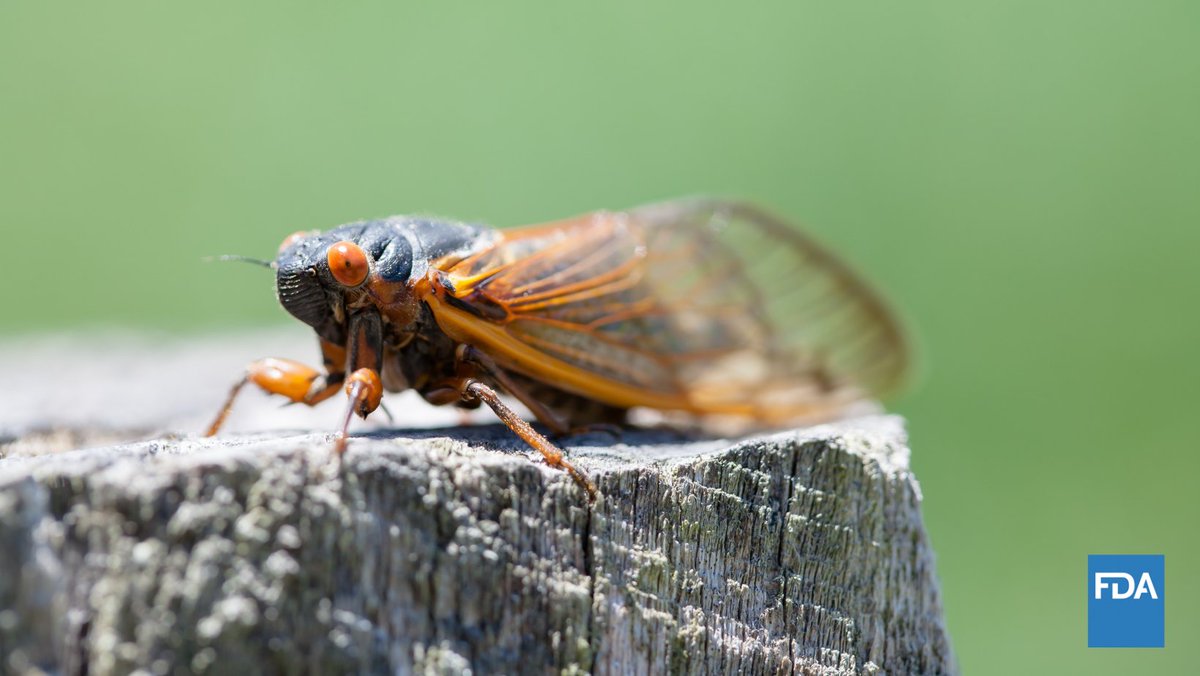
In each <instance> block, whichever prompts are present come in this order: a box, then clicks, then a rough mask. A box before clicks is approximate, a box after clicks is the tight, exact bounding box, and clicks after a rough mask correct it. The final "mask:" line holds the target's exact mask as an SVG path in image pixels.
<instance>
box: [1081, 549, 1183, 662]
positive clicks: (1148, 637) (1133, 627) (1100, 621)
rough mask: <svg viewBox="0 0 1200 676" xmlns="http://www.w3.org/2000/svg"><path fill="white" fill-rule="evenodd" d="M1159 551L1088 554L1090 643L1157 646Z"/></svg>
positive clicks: (1162, 580)
mask: <svg viewBox="0 0 1200 676" xmlns="http://www.w3.org/2000/svg"><path fill="white" fill-rule="evenodd" d="M1164 568H1165V566H1164V557H1163V555H1162V554H1143V555H1132V554H1129V555H1112V554H1089V555H1088V585H1087V586H1088V647H1089V648H1161V647H1163V643H1164V641H1163V639H1164V634H1165V631H1164V629H1163V595H1164V594H1165V593H1166V576H1165V572H1164Z"/></svg>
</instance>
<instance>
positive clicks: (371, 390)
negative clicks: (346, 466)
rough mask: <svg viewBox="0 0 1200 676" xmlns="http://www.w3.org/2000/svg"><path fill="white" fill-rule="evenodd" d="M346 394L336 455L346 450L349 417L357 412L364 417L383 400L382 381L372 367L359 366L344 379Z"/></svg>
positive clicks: (340, 455) (334, 448)
mask: <svg viewBox="0 0 1200 676" xmlns="http://www.w3.org/2000/svg"><path fill="white" fill-rule="evenodd" d="M346 396H348V397H349V398H350V402H349V406H347V407H346V417H345V418H344V419H343V420H342V430H341V433H340V434H339V435H338V440H337V443H336V444H334V447H333V450H334V451H335V452H336V453H337V455H338V457H339V458H340V457H342V455H343V454H345V452H346V437H347V436H348V435H349V432H350V419H351V418H352V417H354V414H355V413H357V414H358V415H359V417H360V418H366V417H367V416H368V415H369V414H370V413H371V411H374V410H375V409H377V408H379V404H380V402H381V401H383V382H382V381H380V379H379V374H378V373H376V372H375V370H374V369H369V368H361V369H358V370H357V371H355V372H354V373H351V374H350V377H349V378H347V379H346Z"/></svg>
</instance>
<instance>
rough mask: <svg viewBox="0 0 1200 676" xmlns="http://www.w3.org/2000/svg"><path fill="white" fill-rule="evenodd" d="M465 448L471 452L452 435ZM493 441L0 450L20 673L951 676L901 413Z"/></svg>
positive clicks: (0, 559)
mask: <svg viewBox="0 0 1200 676" xmlns="http://www.w3.org/2000/svg"><path fill="white" fill-rule="evenodd" d="M447 435H451V436H447ZM569 448H570V452H571V454H572V457H574V458H575V459H576V460H577V461H578V463H579V464H580V465H582V466H583V467H584V468H586V469H587V471H589V472H590V473H591V475H592V476H593V477H594V478H595V479H596V481H597V483H598V485H599V486H600V489H601V491H602V493H603V497H602V498H601V499H600V500H599V501H597V502H596V503H595V504H592V505H589V504H588V503H587V502H586V500H585V499H584V498H583V496H582V494H581V493H580V491H579V490H578V489H577V488H576V487H575V485H574V484H573V483H572V482H571V481H570V480H569V479H568V478H567V477H566V476H564V475H562V474H560V473H558V472H555V471H552V470H549V469H547V468H545V467H543V466H540V465H537V464H534V463H532V462H530V461H529V460H528V459H527V458H525V457H523V455H524V451H523V450H522V449H521V447H520V446H519V445H518V443H517V442H516V441H515V440H514V439H513V438H512V437H511V435H510V434H509V433H507V432H506V431H504V430H502V429H500V428H498V427H484V428H464V429H462V430H457V431H445V430H443V431H440V432H430V433H412V432H409V433H403V432H399V433H394V434H393V433H387V432H379V433H376V434H374V435H373V436H368V437H364V438H358V439H356V440H355V441H354V442H353V444H352V446H351V451H350V453H349V455H348V456H347V463H346V466H345V468H344V471H343V473H342V474H341V475H340V476H339V475H337V474H336V473H333V472H332V471H331V466H330V465H329V464H328V457H329V456H328V452H329V447H328V437H327V436H325V435H305V436H294V435H293V436H289V435H280V434H274V435H267V436H258V437H253V438H246V437H237V436H233V437H228V438H224V439H215V440H197V439H180V440H158V441H149V442H142V443H137V444H130V445H124V446H115V447H109V448H103V449H94V450H80V451H69V452H62V453H53V454H46V455H37V456H27V455H25V454H24V453H20V452H13V453H10V457H7V458H4V459H0V656H2V660H0V665H2V669H3V670H5V671H7V672H10V673H25V672H31V671H36V670H38V669H41V670H44V671H47V672H51V673H82V672H84V671H85V670H86V672H87V673H89V674H119V673H132V672H137V673H144V674H157V673H162V674H168V673H185V672H196V673H214V674H216V673H219V674H231V673H239V674H247V673H300V672H304V673H345V672H362V673H408V672H434V673H465V672H467V671H471V672H474V673H550V672H567V673H586V672H591V673H601V674H613V673H617V674H623V673H710V672H720V673H747V674H752V673H771V674H777V673H803V674H859V673H867V674H870V673H889V674H908V673H947V672H953V671H955V669H956V668H955V664H954V659H953V655H952V652H951V649H950V645H949V641H948V637H947V634H946V631H945V627H944V625H943V623H942V609H941V604H940V600H939V592H938V583H937V577H936V574H935V570H934V558H933V554H932V551H931V550H930V547H929V543H928V540H927V538H926V535H925V532H924V529H923V527H922V524H921V515H920V510H919V508H920V500H921V496H920V490H919V488H918V486H917V483H916V480H915V479H914V477H913V475H912V473H911V472H910V470H909V467H908V455H909V451H908V448H907V445H906V441H905V437H904V432H903V429H902V424H901V422H900V421H899V419H897V418H892V417H869V418H862V419H857V420H851V421H845V422H842V423H838V424H835V425H828V426H822V427H817V428H812V429H808V430H801V431H794V432H786V433H780V434H775V435H770V436H762V437H756V438H753V439H749V440H745V441H740V442H723V441H681V440H680V438H679V437H677V436H672V435H670V434H667V433H661V432H649V431H647V432H631V433H629V434H628V435H627V436H626V437H624V438H623V439H622V440H621V441H620V443H616V444H613V442H612V440H611V439H610V438H608V437H605V436H603V435H601V436H598V437H583V438H580V439H577V440H575V442H574V444H573V445H571V446H569Z"/></svg>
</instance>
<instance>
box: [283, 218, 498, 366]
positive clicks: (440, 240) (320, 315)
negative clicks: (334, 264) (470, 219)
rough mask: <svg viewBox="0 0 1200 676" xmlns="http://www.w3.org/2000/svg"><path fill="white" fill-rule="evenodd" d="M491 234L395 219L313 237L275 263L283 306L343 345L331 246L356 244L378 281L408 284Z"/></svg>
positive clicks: (341, 293)
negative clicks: (439, 260) (432, 265)
mask: <svg viewBox="0 0 1200 676" xmlns="http://www.w3.org/2000/svg"><path fill="white" fill-rule="evenodd" d="M490 232H491V231H490V230H487V229H485V228H481V227H478V226H472V225H467V224H463V223H454V222H449V221H437V220H431V219H427V218H420V217H413V216H392V217H390V218H385V219H381V220H375V221H362V222H359V223H350V224H348V225H343V226H340V227H337V228H334V229H332V230H328V231H326V232H318V233H313V234H312V235H308V236H305V237H302V238H300V239H298V240H296V241H295V242H294V243H292V244H291V245H289V246H287V247H286V248H284V249H283V250H281V251H280V252H279V257H278V258H277V259H276V261H275V265H276V277H275V288H276V293H277V295H278V297H279V303H280V305H282V306H283V309H284V310H287V312H288V313H289V314H291V315H292V316H293V317H295V318H296V319H299V320H300V321H302V322H304V323H305V324H307V325H309V326H311V327H312V328H313V330H315V331H316V332H317V334H318V335H320V336H321V337H322V338H324V339H325V340H328V341H330V342H333V343H337V344H343V343H344V342H345V341H346V313H345V311H344V303H345V299H346V294H347V289H346V288H345V287H343V286H341V285H340V284H338V282H337V281H336V280H335V279H334V278H333V275H332V274H331V273H330V270H329V262H328V258H327V256H328V252H329V247H330V246H331V245H333V244H334V243H336V242H339V241H343V240H344V241H349V242H353V243H354V244H357V245H358V246H359V247H361V248H362V250H363V251H364V252H366V254H367V256H368V257H369V258H370V259H371V273H372V275H373V277H374V278H378V279H382V280H384V281H388V282H407V281H408V280H410V279H415V278H417V277H419V276H421V275H424V274H425V272H426V270H428V267H429V262H430V261H432V260H434V259H437V258H440V257H442V256H445V255H447V254H450V253H453V252H454V251H457V250H460V249H462V250H468V249H470V248H471V247H472V246H473V245H474V244H475V243H477V242H479V241H480V239H481V238H487V237H489V233H490Z"/></svg>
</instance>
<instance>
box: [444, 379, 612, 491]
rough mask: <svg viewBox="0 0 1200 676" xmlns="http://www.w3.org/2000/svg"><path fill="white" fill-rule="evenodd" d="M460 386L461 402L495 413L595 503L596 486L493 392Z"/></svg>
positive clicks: (474, 384)
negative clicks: (475, 402)
mask: <svg viewBox="0 0 1200 676" xmlns="http://www.w3.org/2000/svg"><path fill="white" fill-rule="evenodd" d="M461 385H462V389H461V395H462V396H463V397H464V398H466V399H468V400H478V401H482V402H483V403H485V404H487V405H488V407H489V408H491V409H492V411H494V412H495V413H496V417H498V418H500V421H501V422H503V423H504V424H505V425H506V426H507V427H508V429H510V430H512V431H513V433H514V434H516V435H517V436H519V437H521V439H523V440H524V441H525V443H527V444H529V445H530V446H532V447H533V448H534V450H536V451H537V452H539V453H541V454H542V457H543V458H545V460H546V464H547V465H550V466H551V467H557V468H558V469H561V470H564V471H566V473H567V474H570V475H571V478H572V479H574V480H575V483H577V484H579V487H580V488H582V489H583V490H584V491H586V492H587V494H588V499H589V500H595V499H596V496H597V495H598V494H599V492H598V491H597V490H596V485H595V484H593V483H592V481H591V479H589V478H588V477H587V475H586V474H584V473H583V472H581V471H580V470H579V469H578V468H577V467H575V465H573V464H571V462H570V461H569V460H567V459H566V457H564V456H563V452H562V450H561V449H560V448H558V447H557V446H555V445H554V444H553V443H551V442H550V440H549V439H547V438H546V437H544V436H542V435H541V434H539V433H538V432H537V430H535V429H533V427H532V426H531V425H530V424H529V423H528V422H525V420H523V419H522V418H521V416H520V415H517V412H516V411H514V410H512V409H511V408H509V407H508V405H507V404H505V403H504V402H503V401H501V400H500V395H499V393H497V392H496V390H494V389H492V388H490V387H488V386H487V385H484V384H483V383H481V382H479V381H478V380H471V379H469V378H468V379H463V381H462V383H461Z"/></svg>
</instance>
